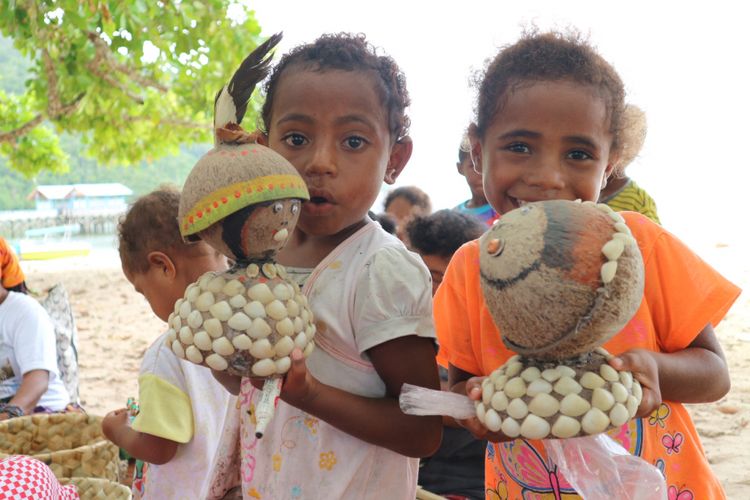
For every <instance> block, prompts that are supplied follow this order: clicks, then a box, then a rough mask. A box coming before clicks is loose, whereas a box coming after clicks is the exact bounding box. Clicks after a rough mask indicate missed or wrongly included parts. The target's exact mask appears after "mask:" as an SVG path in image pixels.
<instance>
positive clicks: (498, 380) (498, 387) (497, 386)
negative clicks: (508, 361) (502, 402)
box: [495, 374, 508, 391]
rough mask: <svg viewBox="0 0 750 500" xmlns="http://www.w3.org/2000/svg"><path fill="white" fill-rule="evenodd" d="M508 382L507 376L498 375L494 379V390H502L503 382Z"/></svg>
mask: <svg viewBox="0 0 750 500" xmlns="http://www.w3.org/2000/svg"><path fill="white" fill-rule="evenodd" d="M507 383H508V376H507V375H505V374H502V375H499V376H498V377H497V378H496V379H495V390H496V391H502V390H503V388H505V384H507Z"/></svg>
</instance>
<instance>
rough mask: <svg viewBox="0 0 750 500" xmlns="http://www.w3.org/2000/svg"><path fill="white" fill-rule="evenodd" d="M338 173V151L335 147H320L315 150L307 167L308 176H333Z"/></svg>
mask: <svg viewBox="0 0 750 500" xmlns="http://www.w3.org/2000/svg"><path fill="white" fill-rule="evenodd" d="M335 173H336V150H335V148H333V147H330V146H325V145H318V146H317V147H316V148H314V150H313V153H312V156H311V157H310V161H308V162H307V165H306V166H305V174H307V175H333V174H335Z"/></svg>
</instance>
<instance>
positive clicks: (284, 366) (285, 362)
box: [274, 356, 292, 373]
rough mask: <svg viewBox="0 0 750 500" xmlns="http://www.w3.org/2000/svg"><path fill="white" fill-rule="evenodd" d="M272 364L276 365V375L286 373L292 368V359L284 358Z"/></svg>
mask: <svg viewBox="0 0 750 500" xmlns="http://www.w3.org/2000/svg"><path fill="white" fill-rule="evenodd" d="M274 364H275V365H276V373H286V372H288V371H289V368H291V367H292V358H290V357H289V356H284V357H283V358H279V359H277V360H276V361H275V362H274Z"/></svg>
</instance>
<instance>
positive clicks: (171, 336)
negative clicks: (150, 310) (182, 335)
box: [165, 328, 177, 345]
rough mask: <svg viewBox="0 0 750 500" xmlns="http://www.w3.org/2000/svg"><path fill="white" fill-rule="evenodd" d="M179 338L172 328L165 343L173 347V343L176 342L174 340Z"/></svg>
mask: <svg viewBox="0 0 750 500" xmlns="http://www.w3.org/2000/svg"><path fill="white" fill-rule="evenodd" d="M176 338H177V332H175V331H174V330H173V329H172V328H170V329H169V330H167V337H166V339H165V342H166V343H167V345H172V342H174V339H176Z"/></svg>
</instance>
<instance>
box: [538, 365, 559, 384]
mask: <svg viewBox="0 0 750 500" xmlns="http://www.w3.org/2000/svg"><path fill="white" fill-rule="evenodd" d="M560 377H562V373H560V371H559V370H555V369H554V368H547V369H546V370H544V371H543V372H542V378H543V379H544V380H546V381H547V382H554V381H555V380H557V379H559V378H560Z"/></svg>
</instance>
